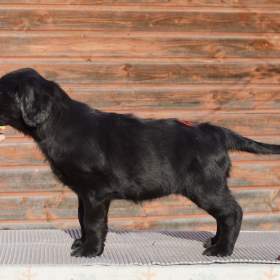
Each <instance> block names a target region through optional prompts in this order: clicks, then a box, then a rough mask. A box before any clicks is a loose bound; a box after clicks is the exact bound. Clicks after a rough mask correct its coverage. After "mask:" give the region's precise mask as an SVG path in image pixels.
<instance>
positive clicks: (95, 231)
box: [71, 195, 110, 257]
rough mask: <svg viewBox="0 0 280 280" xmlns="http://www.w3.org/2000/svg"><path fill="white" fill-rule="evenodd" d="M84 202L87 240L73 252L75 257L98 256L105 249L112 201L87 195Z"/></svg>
mask: <svg viewBox="0 0 280 280" xmlns="http://www.w3.org/2000/svg"><path fill="white" fill-rule="evenodd" d="M82 202H83V210H84V215H83V227H84V236H85V240H84V242H82V244H81V246H79V247H77V248H76V249H74V250H73V251H72V253H71V255H72V256H75V257H96V256H100V255H101V254H102V253H103V250H104V242H105V239H106V235H107V231H108V227H107V217H108V210H109V205H110V201H108V200H106V201H98V200H96V199H95V198H93V197H91V196H90V195H89V196H87V197H86V196H85V197H83V198H82Z"/></svg>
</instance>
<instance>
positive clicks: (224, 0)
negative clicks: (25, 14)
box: [0, 0, 279, 8]
mask: <svg viewBox="0 0 280 280" xmlns="http://www.w3.org/2000/svg"><path fill="white" fill-rule="evenodd" d="M0 4H28V5H31V4H32V5H34V4H40V5H50V4H52V5H65V4H67V5H117V6H119V5H133V6H135V5H137V6H147V5H157V6H183V7H184V6H187V7H200V6H202V7H242V8H247V7H277V6H279V1H278V0H258V1H255V0H243V1H236V0H192V1H185V0H168V1H166V0H98V1H94V2H93V1H92V0H75V1H74V0H65V1H63V0H47V1H46V0H0Z"/></svg>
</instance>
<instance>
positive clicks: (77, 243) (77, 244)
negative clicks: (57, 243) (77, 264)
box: [71, 238, 83, 250]
mask: <svg viewBox="0 0 280 280" xmlns="http://www.w3.org/2000/svg"><path fill="white" fill-rule="evenodd" d="M82 245H83V241H82V239H81V238H77V239H75V240H74V242H73V244H72V246H71V249H72V250H76V249H77V248H79V247H81V246H82Z"/></svg>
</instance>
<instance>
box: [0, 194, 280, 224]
mask: <svg viewBox="0 0 280 280" xmlns="http://www.w3.org/2000/svg"><path fill="white" fill-rule="evenodd" d="M235 195H236V197H237V200H238V201H239V203H240V204H241V206H242V207H243V209H244V212H245V213H246V212H248V213H250V212H253V213H257V212H265V211H266V212H267V213H268V214H269V213H272V212H273V211H279V210H280V190H279V189H272V190H270V189H257V190H250V191H239V192H235ZM168 200H169V201H168ZM166 202H167V203H166ZM170 202H172V204H173V205H172V206H170ZM203 213H204V211H202V210H201V209H199V208H198V207H197V206H196V205H194V204H193V203H191V202H190V201H189V200H186V199H184V201H182V199H180V198H177V197H174V196H173V197H169V198H165V199H159V200H157V201H156V202H151V203H148V202H146V203H144V205H143V206H141V205H136V204H133V203H131V202H127V201H115V202H113V203H112V205H111V207H110V212H109V216H110V217H111V218H113V217H118V218H123V217H141V216H142V217H150V216H151V217H157V216H165V217H168V216H175V215H178V216H180V215H190V218H191V215H193V214H203ZM76 217H77V198H76V196H75V195H74V194H72V193H63V192H53V193H49V194H21V195H5V194H3V195H1V197H0V220H24V219H26V220H34V219H35V220H36V219H46V220H55V219H71V218H72V219H73V218H76Z"/></svg>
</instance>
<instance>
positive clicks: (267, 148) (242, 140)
mask: <svg viewBox="0 0 280 280" xmlns="http://www.w3.org/2000/svg"><path fill="white" fill-rule="evenodd" d="M221 129H222V131H223V134H224V136H225V137H224V139H225V140H224V141H225V145H226V148H227V149H228V150H236V151H243V152H249V153H254V154H264V155H265V154H280V145H274V144H266V143H261V142H257V141H254V140H252V139H250V138H246V137H244V136H242V135H240V134H237V133H235V132H233V131H232V130H230V129H227V128H224V127H221Z"/></svg>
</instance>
